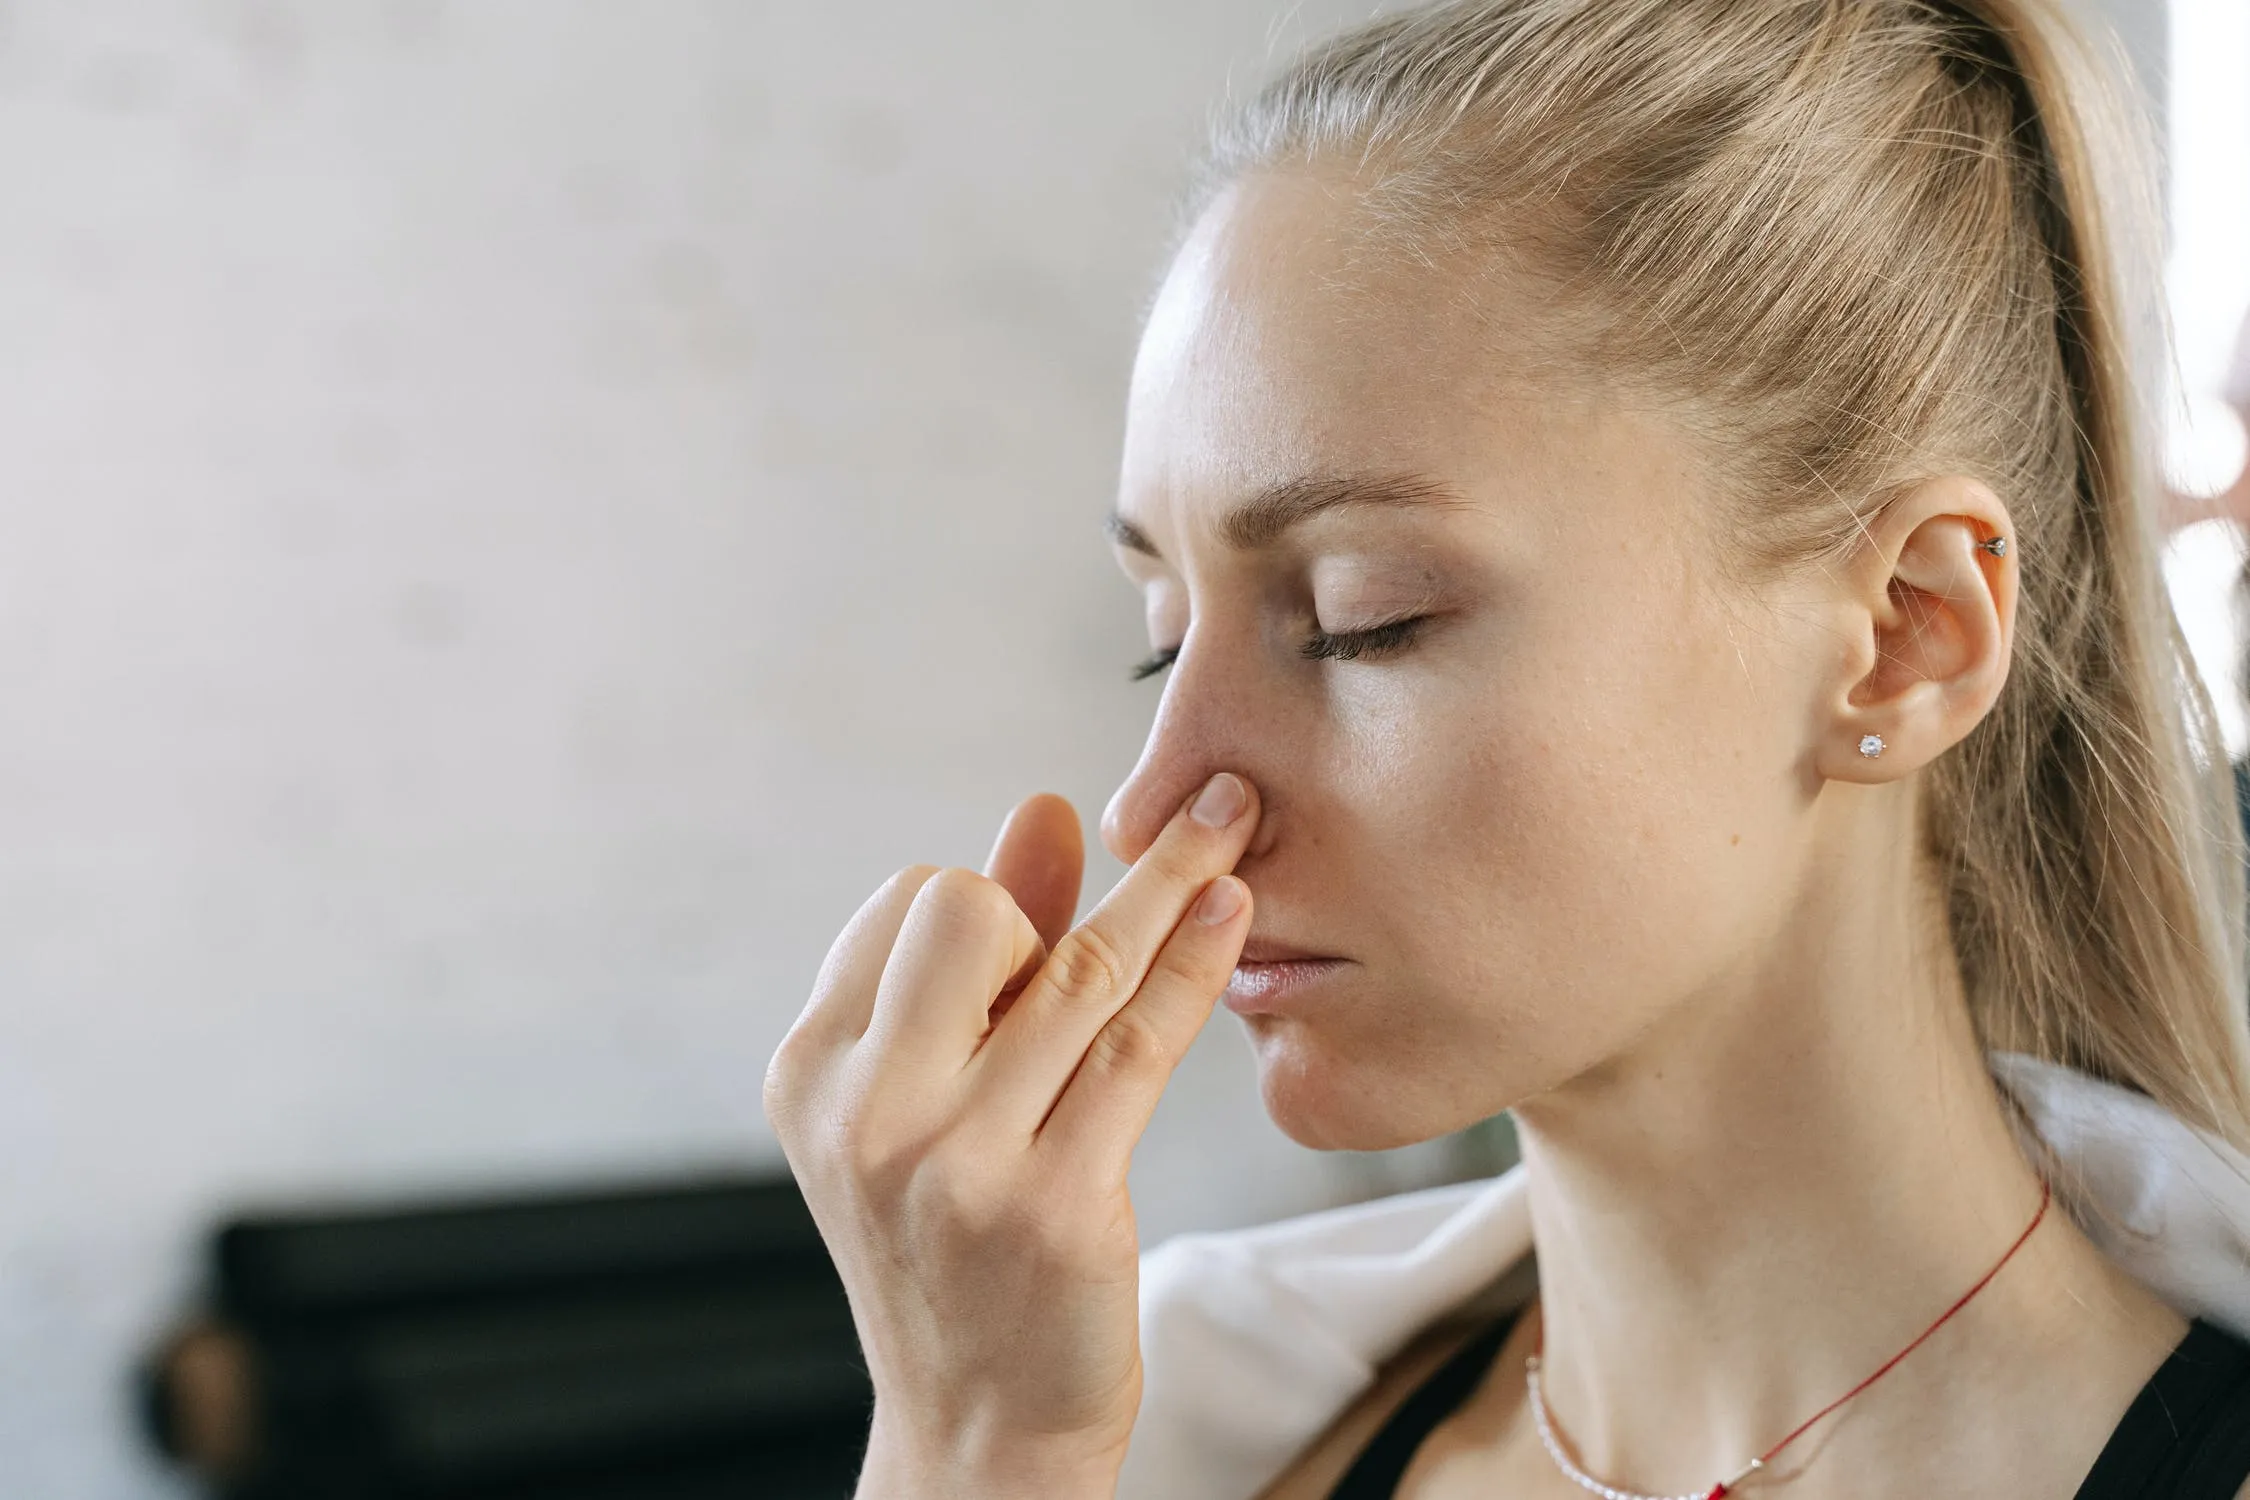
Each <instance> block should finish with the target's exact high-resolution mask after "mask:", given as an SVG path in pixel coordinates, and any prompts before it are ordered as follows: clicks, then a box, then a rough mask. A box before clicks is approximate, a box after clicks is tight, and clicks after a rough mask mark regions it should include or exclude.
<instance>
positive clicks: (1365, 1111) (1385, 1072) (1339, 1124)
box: [1244, 1016, 1497, 1151]
mask: <svg viewBox="0 0 2250 1500" xmlns="http://www.w3.org/2000/svg"><path fill="white" fill-rule="evenodd" d="M1244 1024H1245V1027H1246V1029H1247V1030H1248V1031H1249V1033H1250V1049H1251V1051H1252V1052H1253V1053H1255V1054H1256V1056H1257V1059H1258V1092H1259V1095H1260V1096H1261V1097H1262V1098H1263V1099H1264V1101H1265V1106H1266V1113H1267V1115H1268V1116H1270V1117H1271V1118H1272V1120H1273V1122H1274V1124H1275V1125H1277V1126H1279V1127H1280V1129H1281V1133H1282V1134H1284V1135H1286V1136H1288V1137H1289V1139H1291V1140H1293V1141H1295V1142H1296V1143H1297V1144H1298V1145H1300V1146H1309V1147H1311V1148H1312V1149H1313V1150H1315V1151H1390V1150H1395V1149H1396V1148H1398V1147H1400V1146H1412V1145H1415V1144H1417V1143H1419V1142H1422V1141H1428V1140H1435V1139H1436V1138H1437V1137H1439V1136H1441V1135H1446V1134H1449V1133H1450V1132H1452V1131H1455V1130H1459V1129H1462V1128H1463V1127H1465V1126H1468V1125H1472V1124H1474V1123H1476V1121H1478V1120H1480V1119H1483V1118H1484V1117H1485V1114H1492V1113H1497V1110H1488V1111H1485V1114H1475V1113H1471V1114H1465V1115H1463V1116H1462V1117H1461V1118H1459V1119H1455V1118H1453V1116H1452V1113H1451V1112H1440V1111H1439V1110H1437V1109H1436V1108H1435V1106H1436V1105H1437V1104H1438V1102H1439V1101H1438V1100H1437V1099H1436V1098H1435V1097H1434V1096H1433V1095H1432V1093H1431V1092H1430V1091H1429V1090H1428V1089H1427V1087H1426V1086H1425V1087H1422V1088H1417V1087H1416V1086H1415V1085H1414V1083H1413V1082H1412V1081H1410V1080H1409V1079H1405V1078H1401V1077H1399V1076H1397V1074H1396V1072H1395V1061H1396V1060H1395V1059H1392V1058H1386V1057H1384V1056H1382V1055H1381V1054H1380V1053H1367V1052H1360V1053H1356V1054H1347V1053H1346V1052H1344V1051H1343V1050H1342V1049H1338V1048H1335V1047H1330V1046H1325V1045H1323V1044H1322V1043H1321V1042H1320V1040H1319V1039H1318V1037H1317V1036H1315V1035H1313V1034H1311V1033H1310V1032H1309V1029H1308V1028H1307V1027H1305V1026H1304V1025H1303V1024H1302V1023H1301V1022H1296V1021H1283V1020H1277V1019H1275V1018H1273V1017H1270V1016H1260V1017H1255V1018H1248V1019H1246V1021H1245V1023H1244Z"/></svg>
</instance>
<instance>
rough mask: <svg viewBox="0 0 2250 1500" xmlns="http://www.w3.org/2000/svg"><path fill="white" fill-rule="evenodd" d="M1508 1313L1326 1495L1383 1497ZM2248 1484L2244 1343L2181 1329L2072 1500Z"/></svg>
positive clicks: (1445, 1412)
mask: <svg viewBox="0 0 2250 1500" xmlns="http://www.w3.org/2000/svg"><path fill="white" fill-rule="evenodd" d="M1516 1316H1517V1315H1516V1314H1514V1313H1510V1314H1509V1315H1508V1316H1507V1317H1505V1318H1503V1319H1501V1320H1500V1321H1499V1322H1498V1323H1495V1324H1494V1325H1493V1326H1491V1327H1490V1328H1487V1329H1485V1330H1484V1331H1483V1332H1481V1333H1479V1334H1477V1335H1476V1336H1475V1337H1474V1338H1472V1339H1470V1340H1469V1341H1468V1342H1467V1343H1466V1344H1463V1345H1462V1346H1461V1347H1460V1349H1459V1350H1457V1351H1456V1352H1455V1353H1454V1354H1453V1355H1452V1357H1451V1358H1449V1359H1447V1360H1446V1362H1445V1363H1444V1364H1442V1365H1440V1366H1439V1367H1438V1368H1437V1370H1436V1371H1435V1372H1434V1373H1432V1374H1431V1375H1430V1376H1429V1377H1428V1378H1427V1379H1425V1380H1424V1381H1423V1382H1422V1383H1421V1385H1419V1386H1417V1387H1415V1389H1414V1392H1413V1394H1411V1395H1409V1396H1408V1397H1407V1398H1406V1399H1405V1400H1404V1401H1403V1402H1401V1403H1400V1404H1399V1407H1398V1409H1397V1410H1396V1411H1394V1412H1393V1413H1391V1416H1390V1420H1389V1421H1387V1422H1385V1423H1384V1424H1383V1427H1382V1430H1381V1431H1379V1432H1377V1433H1376V1434H1375V1436H1374V1438H1373V1440H1372V1441H1370V1442H1369V1443H1368V1445H1367V1446H1366V1447H1365V1448H1363V1449H1361V1450H1360V1454H1359V1457H1358V1459H1357V1460H1356V1461H1355V1462H1354V1463H1353V1464H1352V1466H1351V1469H1350V1470H1349V1471H1348V1472H1347V1473H1346V1474H1345V1475H1344V1477H1343V1479H1342V1480H1341V1481H1340V1482H1339V1483H1338V1484H1337V1486H1336V1488H1335V1489H1333V1490H1331V1491H1330V1492H1329V1500H1392V1497H1394V1496H1395V1495H1397V1493H1398V1485H1399V1480H1400V1479H1401V1478H1403V1477H1404V1476H1405V1474H1406V1470H1407V1466H1408V1465H1410V1464H1411V1463H1413V1462H1414V1455H1415V1454H1416V1453H1417V1452H1418V1451H1419V1450H1420V1449H1421V1446H1422V1443H1423V1441H1424V1440H1425V1439H1427V1438H1428V1437H1429V1435H1430V1433H1431V1432H1432V1431H1433V1430H1434V1429H1435V1428H1436V1427H1437V1425H1438V1424H1439V1423H1441V1422H1443V1421H1444V1420H1445V1419H1446V1418H1447V1417H1450V1416H1452V1415H1453V1413H1454V1412H1456V1411H1458V1410H1460V1408H1461V1403H1462V1402H1464V1401H1466V1400H1468V1399H1469V1395H1470V1393H1471V1392H1473V1391H1474V1390H1475V1389H1476V1388H1477V1384H1478V1382H1480V1381H1481V1380H1483V1378H1484V1375H1485V1372H1486V1371H1487V1370H1488V1369H1490V1368H1491V1366H1492V1361H1493V1359H1494V1358H1495V1357H1496V1356H1497V1355H1498V1354H1499V1352H1500V1346H1501V1345H1502V1344H1503V1343H1505V1342H1506V1341H1507V1337H1508V1332H1509V1330H1510V1329H1512V1328H1513V1327H1514V1326H1515V1322H1516ZM2245 1484H2250V1342H2245V1341H2244V1340H2242V1339H2240V1338H2238V1337H2236V1336H2235V1335H2234V1334H2231V1333H2229V1332H2227V1331H2226V1330H2225V1329H2223V1328H2220V1327H2219V1326H2218V1325H2216V1324H2214V1323H2207V1322H2205V1321H2203V1320H2201V1319H2197V1320H2196V1321H2195V1322H2193V1323H2191V1324H2190V1325H2189V1326H2188V1331H2187V1335H2186V1337H2184V1338H2182V1339H2181V1340H2180V1342H2179V1344H2178V1345H2177V1346H2176V1347H2175V1348H2174V1349H2173V1350H2172V1352H2171V1354H2170V1355H2169V1356H2168V1357H2167V1358H2166V1359H2165V1361H2164V1363H2163V1364H2162V1365H2161V1366H2159V1367H2158V1369H2157V1371H2156V1373H2155V1374H2154V1375H2152V1376H2151V1377H2149V1381H2148V1384H2146V1385H2144V1386H2143V1387H2141V1391H2140V1394H2139V1395H2138V1396H2136V1397H2134V1399H2133V1404H2132V1405H2131V1406H2129V1407H2127V1408H2126V1411H2125V1416H2124V1419H2123V1420H2122V1421H2120V1422H2119V1423H2118V1424H2117V1427H2116V1429H2115V1430H2114V1431H2113V1432H2112V1433H2111V1434H2110V1438H2109V1441H2108V1443H2107V1444H2105V1445H2104V1446H2103V1448H2102V1451H2101V1456H2100V1457H2098V1458H2097V1459H2095V1461H2094V1467H2093V1468H2092V1469H2091V1470H2090V1471H2089V1472H2088V1473H2087V1475H2086V1481H2085V1483H2084V1484H2082V1485H2080V1486H2079V1489H2078V1494H2077V1496H2076V1500H2236V1496H2238V1495H2239V1494H2240V1493H2241V1492H2242V1489H2243V1486H2244V1485H2245Z"/></svg>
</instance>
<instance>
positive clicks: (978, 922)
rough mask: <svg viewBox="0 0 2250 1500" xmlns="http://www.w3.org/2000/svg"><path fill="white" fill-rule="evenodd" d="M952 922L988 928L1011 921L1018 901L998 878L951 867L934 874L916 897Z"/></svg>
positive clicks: (945, 919)
mask: <svg viewBox="0 0 2250 1500" xmlns="http://www.w3.org/2000/svg"><path fill="white" fill-rule="evenodd" d="M916 899H917V900H919V901H921V902H922V903H924V904H925V905H926V906H927V907H928V909H929V911H930V912H931V914H932V915H934V916H935V917H936V918H937V919H938V920H940V921H941V922H944V923H947V924H948V925H951V924H955V923H958V924H959V925H960V926H961V927H962V928H964V929H967V930H970V931H984V930H988V929H990V928H993V927H996V926H999V925H1001V924H1003V923H1005V922H1006V921H1007V918H1008V913H1009V912H1010V911H1012V910H1013V909H1014V906H1015V900H1014V898H1013V897H1011V896H1010V895H1009V894H1008V892H1007V891H1006V890H1005V889H1004V888H1003V887H1002V886H1001V885H1000V883H999V882H998V881H995V880H991V879H988V878H986V877H985V876H983V875H979V874H978V873H977V872H976V871H974V870H964V869H959V868H948V869H943V870H939V871H937V872H936V873H935V874H933V875H931V876H930V877H929V879H928V881H927V882H925V883H924V885H923V886H922V893H921V895H920V896H919V897H918V898H916Z"/></svg>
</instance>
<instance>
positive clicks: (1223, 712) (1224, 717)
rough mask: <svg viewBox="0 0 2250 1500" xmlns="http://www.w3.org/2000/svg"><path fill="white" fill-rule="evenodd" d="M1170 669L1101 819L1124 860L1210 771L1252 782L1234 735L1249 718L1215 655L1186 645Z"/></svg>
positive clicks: (1139, 850)
mask: <svg viewBox="0 0 2250 1500" xmlns="http://www.w3.org/2000/svg"><path fill="white" fill-rule="evenodd" d="M1191 641H1192V636H1191ZM1170 670H1171V676H1170V678H1169V680H1168V681H1166V683H1165V684H1164V699H1163V701H1162V702H1161V703H1159V704H1158V705H1157V709H1156V720H1155V722H1154V723H1153V724H1151V725H1150V726H1149V732H1148V741H1147V743H1145V744H1144V745H1143V746H1142V747H1141V758H1140V761H1139V762H1138V763H1137V764H1136V765H1135V766H1134V767H1133V771H1132V774H1131V775H1129V776H1127V777H1126V778H1125V782H1124V784H1123V785H1121V786H1120V787H1118V789H1117V792H1116V795H1115V796H1113V797H1111V798H1110V803H1109V807H1108V809H1107V811H1106V812H1105V813H1104V814H1103V817H1102V842H1103V843H1104V844H1105V845H1107V846H1108V848H1109V852H1110V853H1112V854H1114V855H1116V856H1117V858H1118V859H1120V860H1122V861H1124V862H1125V863H1127V864H1131V863H1132V862H1133V861H1134V860H1136V859H1138V858H1140V857H1141V855H1142V854H1144V853H1145V852H1147V850H1148V846H1149V845H1150V844H1152V843H1154V842H1155V841H1156V835H1157V833H1158V832H1159V831H1160V830H1161V829H1162V828H1163V827H1164V825H1165V823H1166V822H1167V821H1169V820H1170V818H1171V816H1172V814H1173V813H1175V812H1177V811H1179V809H1180V806H1181V804H1182V803H1184V802H1186V801H1187V799H1188V797H1189V795H1190V794H1192V793H1193V792H1194V791H1195V789H1196V788H1198V787H1200V786H1201V785H1203V783H1204V782H1206V781H1208V780H1210V779H1211V777H1213V776H1214V775H1216V774H1218V773H1219V772H1221V771H1235V772H1238V773H1241V774H1244V775H1248V776H1250V777H1251V778H1252V779H1253V780H1255V779H1256V774H1255V767H1254V766H1253V765H1252V764H1251V763H1250V762H1251V756H1250V755H1249V753H1248V752H1249V749H1250V747H1249V746H1248V745H1246V744H1244V743H1242V736H1241V732H1240V731H1241V730H1242V728H1243V727H1244V726H1245V725H1247V724H1250V723H1252V722H1255V721H1254V720H1253V719H1252V718H1251V717H1250V715H1249V714H1248V712H1247V707H1248V706H1247V705H1246V704H1245V703H1244V702H1243V701H1242V695H1241V694H1240V693H1239V692H1238V691H1235V690H1233V689H1230V687H1229V686H1228V684H1227V682H1226V681H1225V678H1224V674H1223V667H1222V662H1221V660H1220V659H1219V658H1218V657H1217V656H1216V655H1215V654H1214V653H1212V652H1209V651H1201V652H1199V651H1197V650H1195V649H1194V647H1193V645H1192V644H1190V645H1187V646H1183V647H1182V649H1181V651H1180V655H1179V658H1178V659H1177V660H1176V661H1174V662H1173V664H1172V667H1171V669H1170ZM1241 686H1242V685H1241V684H1235V685H1234V688H1240V687H1241Z"/></svg>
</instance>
